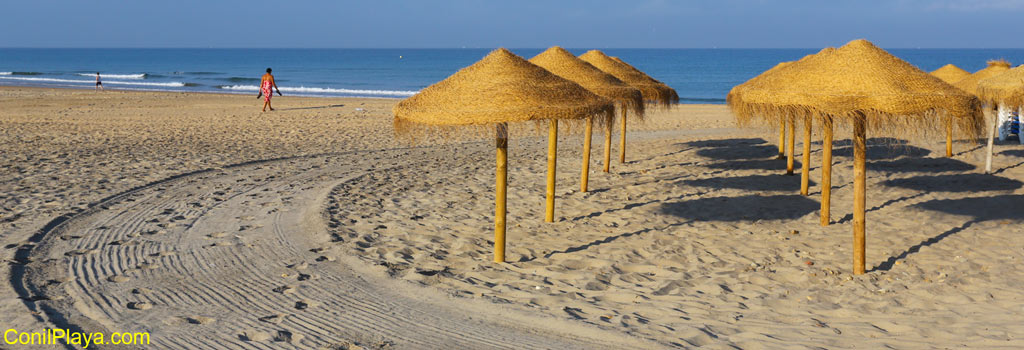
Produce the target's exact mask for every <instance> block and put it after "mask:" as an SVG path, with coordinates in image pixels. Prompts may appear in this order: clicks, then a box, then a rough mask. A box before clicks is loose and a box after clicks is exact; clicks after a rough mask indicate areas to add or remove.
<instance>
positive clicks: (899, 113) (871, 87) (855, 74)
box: [729, 40, 981, 274]
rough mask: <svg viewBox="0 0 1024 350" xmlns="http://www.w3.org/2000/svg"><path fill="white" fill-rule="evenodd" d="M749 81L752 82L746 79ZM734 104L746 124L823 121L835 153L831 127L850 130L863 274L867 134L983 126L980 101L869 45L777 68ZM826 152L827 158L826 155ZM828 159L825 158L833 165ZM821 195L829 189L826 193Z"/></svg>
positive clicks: (857, 260) (857, 254)
mask: <svg viewBox="0 0 1024 350" xmlns="http://www.w3.org/2000/svg"><path fill="white" fill-rule="evenodd" d="M748 83H750V82H748ZM733 93H735V94H737V95H736V96H733V97H732V98H730V99H729V102H730V103H729V106H730V108H731V109H732V110H733V112H734V113H735V114H736V117H737V118H738V120H739V121H741V122H749V121H751V120H753V118H755V117H759V118H764V119H765V120H767V121H769V122H773V124H774V122H777V121H779V120H782V119H784V118H790V117H793V116H796V117H803V118H808V119H819V120H820V121H821V122H822V125H823V129H824V131H825V135H826V136H825V137H826V144H825V147H826V148H831V144H830V142H827V141H828V140H830V139H831V133H832V122H833V121H836V122H848V123H850V124H852V126H853V144H854V187H853V188H854V210H853V232H854V249H853V251H854V254H853V255H854V258H853V261H854V264H853V272H854V273H855V274H863V273H864V272H865V261H864V257H865V256H864V255H865V253H864V240H865V232H864V222H865V215H864V214H865V197H864V193H865V185H866V182H865V149H866V147H865V146H866V145H865V143H866V140H867V138H866V135H867V130H868V129H871V130H872V131H889V132H891V133H910V132H913V131H915V130H923V129H928V128H931V127H933V126H934V125H933V123H932V122H931V121H932V120H933V119H934V118H935V117H936V116H942V115H944V114H951V115H954V116H958V117H959V118H957V122H958V124H959V126H960V128H959V130H960V131H961V132H963V133H967V134H972V135H973V134H976V133H977V132H978V130H979V129H980V125H979V124H980V120H981V113H980V105H981V103H980V101H979V100H978V99H977V98H975V97H973V96H970V95H968V94H966V93H964V92H963V91H961V90H958V89H956V88H954V87H952V86H950V85H949V84H946V83H943V82H942V81H941V80H939V79H938V78H935V77H933V76H931V75H928V74H927V73H925V72H923V71H921V70H920V69H917V68H916V67H914V66H913V65H910V64H909V63H907V62H904V61H903V60H901V59H899V58H896V57H895V56H893V55H891V54H889V53H888V52H886V51H885V50H882V49H880V48H878V47H877V46H875V45H874V44H872V43H870V42H868V41H867V40H854V41H851V42H850V43H848V44H846V45H844V46H843V47H840V48H838V49H835V50H828V49H826V50H822V51H821V52H819V53H818V54H815V55H811V56H808V57H805V58H804V59H801V60H800V61H798V62H796V63H793V64H790V65H786V66H784V67H780V68H779V69H778V70H777V71H776V72H774V73H773V74H771V75H769V76H765V77H763V79H758V80H757V81H754V82H753V83H752V84H749V85H747V86H745V87H744V88H743V89H741V90H740V91H734V92H733ZM827 156H828V155H826V157H827ZM830 163H831V159H827V160H823V164H830ZM823 195H824V191H823Z"/></svg>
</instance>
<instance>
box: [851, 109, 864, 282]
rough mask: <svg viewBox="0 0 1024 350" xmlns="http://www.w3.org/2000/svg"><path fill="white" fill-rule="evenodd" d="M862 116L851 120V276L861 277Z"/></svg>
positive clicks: (862, 203)
mask: <svg viewBox="0 0 1024 350" xmlns="http://www.w3.org/2000/svg"><path fill="white" fill-rule="evenodd" d="M866 119H867V118H865V117H864V115H863V114H861V115H858V116H856V118H854V120H853V274H854V275H863V274H864V271H865V268H864V266H865V264H864V241H865V238H864V236H865V234H864V214H865V211H864V208H865V198H864V192H865V186H866V184H865V169H864V168H865V164H864V163H865V158H866V154H865V153H867V145H866V143H867V138H866V133H867V132H866V130H865V129H866V125H865V124H866V123H867V120H866Z"/></svg>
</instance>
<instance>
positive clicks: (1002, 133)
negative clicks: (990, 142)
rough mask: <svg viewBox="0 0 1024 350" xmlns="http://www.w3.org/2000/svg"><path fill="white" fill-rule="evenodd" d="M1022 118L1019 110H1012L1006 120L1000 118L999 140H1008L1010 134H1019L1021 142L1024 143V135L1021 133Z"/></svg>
mask: <svg viewBox="0 0 1024 350" xmlns="http://www.w3.org/2000/svg"><path fill="white" fill-rule="evenodd" d="M1020 119H1021V116H1020V115H1019V113H1017V112H1011V113H1010V114H1009V115H1008V116H1007V118H1006V119H1005V120H1002V118H1000V120H999V141H1000V142H1002V141H1006V138H1008V137H1010V135H1017V138H1018V139H1019V140H1020V144H1022V145H1024V137H1022V136H1021V133H1020V129H1021V126H1020V124H1021V123H1020Z"/></svg>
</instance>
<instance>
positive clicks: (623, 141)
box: [619, 106, 626, 164]
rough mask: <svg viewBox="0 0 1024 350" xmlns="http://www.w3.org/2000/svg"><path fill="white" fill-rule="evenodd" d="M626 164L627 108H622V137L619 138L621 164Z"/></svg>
mask: <svg viewBox="0 0 1024 350" xmlns="http://www.w3.org/2000/svg"><path fill="white" fill-rule="evenodd" d="M625 162H626V106H622V135H620V137H619V164H622V163H625Z"/></svg>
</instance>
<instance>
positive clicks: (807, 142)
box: [800, 117, 811, 196]
mask: <svg viewBox="0 0 1024 350" xmlns="http://www.w3.org/2000/svg"><path fill="white" fill-rule="evenodd" d="M810 177H811V117H806V118H804V154H803V164H801V166H800V194H801V195H804V196H806V195H807V193H808V187H810V181H811V178H810Z"/></svg>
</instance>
